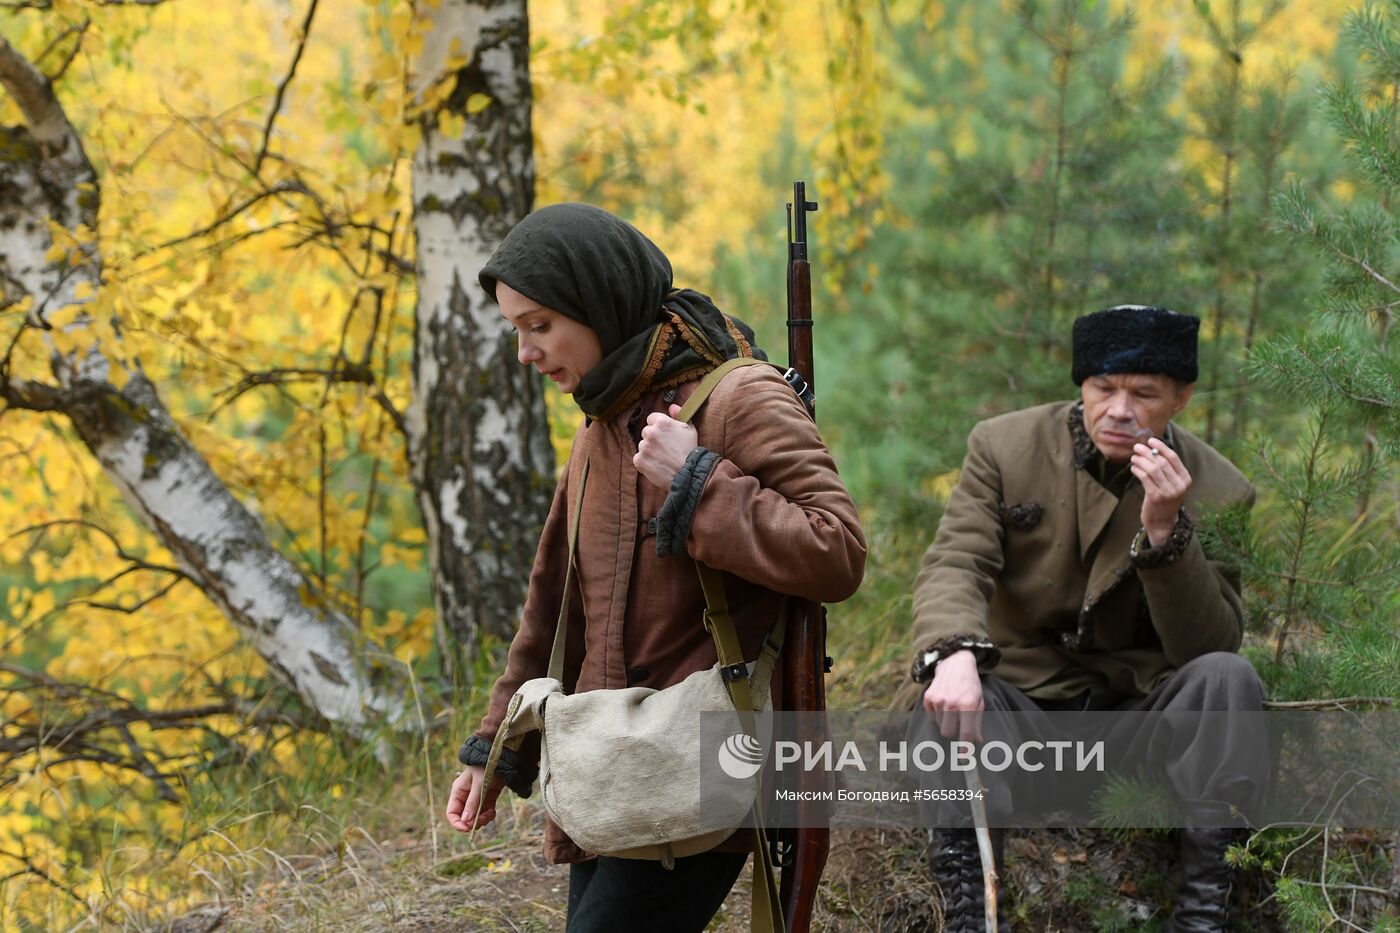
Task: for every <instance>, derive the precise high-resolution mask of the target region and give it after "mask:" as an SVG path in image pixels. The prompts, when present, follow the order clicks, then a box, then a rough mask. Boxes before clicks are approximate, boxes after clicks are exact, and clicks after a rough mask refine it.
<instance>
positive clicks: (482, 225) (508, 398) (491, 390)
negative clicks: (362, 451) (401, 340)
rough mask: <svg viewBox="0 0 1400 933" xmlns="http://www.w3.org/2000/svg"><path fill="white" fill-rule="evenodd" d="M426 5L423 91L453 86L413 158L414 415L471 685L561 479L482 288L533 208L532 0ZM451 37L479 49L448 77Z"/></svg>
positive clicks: (447, 631) (424, 495)
mask: <svg viewBox="0 0 1400 933" xmlns="http://www.w3.org/2000/svg"><path fill="white" fill-rule="evenodd" d="M426 15H429V16H431V18H432V22H431V24H430V28H429V30H428V31H427V33H426V36H427V38H426V41H425V44H424V48H423V53H422V55H421V56H420V58H419V59H418V61H417V63H416V67H415V76H414V81H413V87H414V89H415V91H418V92H421V91H423V90H424V89H425V88H429V87H434V86H436V87H442V86H443V84H442V82H448V83H449V84H450V85H451V91H450V93H449V94H448V95H447V97H446V99H445V100H444V101H443V103H442V104H441V106H440V107H439V108H438V109H436V110H432V111H430V112H427V113H425V114H424V115H423V117H422V144H421V146H420V148H419V151H418V153H417V156H416V158H415V159H414V163H413V197H414V227H415V233H416V236H417V242H418V256H417V268H418V309H417V317H416V343H415V355H414V377H413V402H412V405H411V407H410V409H409V412H408V417H407V424H408V429H409V436H410V445H409V451H410V462H411V464H412V469H413V479H414V484H415V487H416V488H417V490H418V498H419V503H420V505H421V507H422V510H423V514H424V518H425V524H426V527H427V531H428V539H429V548H430V551H431V555H432V559H431V567H432V574H433V584H434V600H435V602H436V606H437V612H438V634H439V644H440V645H441V647H442V654H443V657H444V660H445V662H446V664H447V666H448V668H449V670H451V671H452V672H453V673H454V674H455V675H456V676H457V677H458V679H459V680H465V679H466V677H467V675H468V673H469V670H470V667H469V659H470V658H471V657H472V656H473V655H474V654H475V652H476V646H477V643H478V639H479V635H480V633H481V632H482V631H483V630H486V631H491V632H494V633H496V634H497V635H500V636H501V637H505V638H508V637H509V636H510V635H511V634H512V632H513V631H514V627H515V624H516V621H517V618H518V615H519V611H520V606H521V604H522V603H523V601H524V596H525V589H526V586H527V583H528V580H529V570H530V564H531V560H532V557H533V555H534V551H535V545H536V543H537V542H538V539H539V532H540V528H541V526H542V525H543V524H544V517H545V515H546V513H547V512H548V509H549V501H550V494H551V491H552V489H553V485H554V452H553V448H552V446H551V444H550V440H549V422H548V418H547V415H546V412H545V406H544V394H543V387H542V385H541V382H540V378H539V376H538V375H537V374H536V373H534V372H533V371H532V370H530V369H529V368H528V367H524V366H521V365H520V364H519V363H518V362H517V360H516V357H515V353H516V347H515V341H514V339H513V337H512V335H511V334H510V331H509V328H508V327H507V326H506V324H505V322H504V321H503V320H502V319H501V317H500V315H499V313H498V312H497V309H496V305H495V303H494V302H492V301H490V300H489V299H488V298H487V296H486V294H485V293H484V292H483V291H482V289H481V287H480V285H479V284H478V283H477V273H478V272H479V271H480V269H481V267H482V266H484V265H485V264H486V260H487V259H488V258H489V257H490V255H491V253H492V252H493V251H494V249H495V247H496V245H497V244H498V243H499V242H500V241H501V239H502V237H504V236H505V234H506V232H508V231H509V230H510V228H511V227H513V226H514V225H515V224H516V223H518V222H519V221H520V219H521V218H523V217H524V216H525V214H527V213H528V212H529V211H530V209H531V207H532V205H533V199H534V162H533V156H532V148H531V147H532V144H533V140H532V136H531V132H530V72H529V24H528V19H527V17H526V10H525V2H524V0H507V2H494V3H493V2H468V0H443V2H442V3H441V4H439V5H438V6H437V8H436V9H434V10H431V11H428V12H427V13H426ZM454 39H455V40H457V42H458V46H459V48H461V49H462V50H464V51H467V52H469V53H470V59H469V61H468V62H467V63H466V64H465V65H462V66H460V67H456V68H455V71H451V72H449V71H448V68H450V67H453V66H452V65H450V64H449V63H448V53H449V50H450V49H451V47H452V45H453V40H454ZM483 101H488V103H485V105H484V106H483ZM473 110H475V112H472V111H473ZM443 111H446V112H447V113H449V114H452V115H458V116H461V117H463V118H465V130H464V131H463V132H462V133H461V135H460V136H458V137H456V138H447V137H444V136H443V135H442V134H441V133H439V132H438V118H439V115H440V114H441V113H442V112H443Z"/></svg>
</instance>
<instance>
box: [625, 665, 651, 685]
mask: <svg viewBox="0 0 1400 933" xmlns="http://www.w3.org/2000/svg"><path fill="white" fill-rule="evenodd" d="M650 676H651V671H649V670H647V669H646V668H645V667H642V666H641V665H640V664H639V665H637V666H636V667H629V668H628V669H627V684H628V686H631V685H633V684H639V683H641V682H642V681H644V680H646V679H647V678H648V677H650Z"/></svg>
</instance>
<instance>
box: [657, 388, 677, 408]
mask: <svg viewBox="0 0 1400 933" xmlns="http://www.w3.org/2000/svg"><path fill="white" fill-rule="evenodd" d="M675 400H676V390H675V389H667V390H666V391H665V392H664V393H662V395H661V401H663V402H665V403H666V404H667V405H669V404H671V403H672V402H674V401H675Z"/></svg>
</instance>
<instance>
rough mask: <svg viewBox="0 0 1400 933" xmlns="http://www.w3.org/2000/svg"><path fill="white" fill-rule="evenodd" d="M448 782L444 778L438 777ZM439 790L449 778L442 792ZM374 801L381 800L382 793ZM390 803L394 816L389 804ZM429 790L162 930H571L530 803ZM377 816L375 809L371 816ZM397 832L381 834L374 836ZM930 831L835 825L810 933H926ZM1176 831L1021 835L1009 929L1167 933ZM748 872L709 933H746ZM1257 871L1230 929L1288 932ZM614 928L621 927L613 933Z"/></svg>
mask: <svg viewBox="0 0 1400 933" xmlns="http://www.w3.org/2000/svg"><path fill="white" fill-rule="evenodd" d="M885 674H886V672H881V676H878V677H875V678H871V679H870V680H869V681H867V682H866V684H865V689H864V690H862V691H860V692H862V693H865V692H868V693H869V696H867V697H863V698H861V699H862V700H864V703H865V706H866V707H867V708H880V707H879V705H878V704H879V702H880V698H881V697H882V696H887V695H888V693H889V690H888V689H887V686H888V685H887V684H885V683H882V681H890V682H893V681H894V680H895V679H897V678H898V677H900V676H902V673H901V672H900V671H898V670H894V669H893V668H892V669H891V671H889V672H888V676H885ZM447 780H449V781H450V776H449V777H448V778H447ZM445 786H446V784H445V783H443V788H444V789H445ZM381 793H382V792H381ZM386 802H387V804H388V805H387V806H386ZM440 804H441V801H436V802H435V801H434V797H433V794H432V789H431V788H427V787H425V786H423V785H422V784H421V783H419V784H417V785H411V784H410V785H406V786H404V787H402V788H394V789H393V790H392V791H390V792H388V793H387V795H384V796H383V797H381V798H380V799H379V800H378V802H376V803H375V804H373V805H370V804H369V803H366V805H365V809H364V810H363V811H362V812H361V816H362V817H363V820H362V824H363V825H364V826H378V827H381V828H380V829H379V830H378V831H377V832H372V831H370V830H367V829H364V828H361V827H352V828H349V829H344V830H341V831H340V832H339V833H338V842H337V843H336V844H335V845H334V846H329V845H324V846H322V847H320V849H319V850H317V851H311V852H309V853H308V854H303V855H290V854H288V853H286V852H281V853H279V854H278V855H277V856H276V857H275V858H274V859H272V860H271V861H270V863H269V864H270V870H269V871H264V872H262V873H260V876H259V877H257V878H251V877H250V878H248V879H247V880H246V881H245V882H243V883H242V886H241V887H240V886H238V885H231V884H224V885H223V886H222V888H223V891H222V895H221V899H220V901H219V903H217V904H210V905H208V906H207V907H205V908H203V909H200V910H194V911H187V912H186V913H185V914H184V915H182V916H181V917H179V918H176V919H175V920H174V921H173V922H169V923H167V924H166V925H164V926H163V927H161V929H163V930H166V931H170V933H212V931H214V930H220V931H223V930H237V931H249V933H274V931H276V933H319V931H346V933H369V931H380V930H393V931H405V933H448V931H473V933H475V931H482V933H497V931H500V933H505V931H513V933H531V931H539V933H543V931H561V930H563V928H564V917H565V905H566V899H567V893H568V879H569V870H568V867H567V866H562V865H550V864H549V863H548V862H547V861H546V860H545V858H544V854H543V845H542V843H543V835H544V816H543V812H542V811H541V810H540V808H539V806H538V804H537V803H536V802H535V800H534V799H531V800H520V799H518V798H515V797H513V796H512V795H509V794H507V795H504V796H503V797H502V805H501V807H500V809H499V815H498V817H497V820H496V822H495V823H494V824H493V825H491V826H489V827H487V828H486V829H484V830H483V831H482V832H481V834H480V835H479V836H478V837H477V838H476V839H475V840H468V838H467V837H465V836H463V835H461V834H459V833H456V832H454V831H453V830H451V829H450V828H449V827H448V826H447V824H446V823H445V822H443V821H441V820H440V818H438V817H437V813H438V810H439V806H440ZM371 810H373V811H374V812H373V813H371V812H370V811H371ZM383 827H390V828H387V829H386V828H383ZM925 848H926V844H925V835H924V833H923V832H922V831H921V830H915V829H913V828H912V827H911V828H910V829H907V830H881V829H859V830H835V831H833V833H832V839H831V855H830V858H829V860H828V862H827V867H826V871H825V873H824V875H823V880H822V885H821V888H820V890H819V894H818V900H817V904H816V910H815V915H814V918H813V923H812V929H813V930H814V931H821V933H836V931H841V933H844V931H853V933H857V931H859V933H863V931H879V933H924V931H929V933H933V931H936V930H938V929H939V927H940V925H941V924H940V922H939V920H940V918H939V909H938V907H937V906H936V905H937V904H938V902H939V898H938V892H937V889H936V887H935V885H934V884H933V882H932V880H931V879H930V877H929V873H928V870H927V860H926V852H925ZM1175 861H1176V845H1175V840H1174V838H1173V837H1172V835H1171V834H1170V833H1163V832H1133V833H1126V834H1122V835H1120V836H1117V837H1115V836H1114V835H1111V834H1109V833H1107V832H1102V831H1080V830H1029V831H1024V832H1019V833H1012V834H1011V835H1010V836H1009V837H1008V842H1007V879H1006V883H1007V886H1008V888H1007V889H1008V891H1009V892H1010V895H1011V907H1010V914H1011V916H1010V919H1011V922H1012V926H1013V928H1014V929H1015V930H1017V931H1033V933H1056V931H1062V933H1090V931H1099V933H1119V931H1124V933H1126V931H1140V933H1154V931H1160V930H1162V929H1164V928H1165V924H1166V918H1167V915H1168V914H1169V912H1170V909H1171V906H1172V901H1173V899H1174V897H1175V893H1176V880H1175V879H1176V872H1175ZM750 892H751V878H750V875H749V870H748V869H747V868H746V869H745V871H744V874H743V875H742V876H741V877H740V879H739V882H738V883H737V884H736V885H735V886H734V890H733V892H732V893H731V894H730V896H729V898H728V899H727V900H726V901H725V903H724V906H723V907H722V908H721V910H720V912H719V914H718V915H717V916H716V918H715V920H714V921H713V922H712V923H711V925H710V927H709V930H710V931H712V933H744V931H747V930H748V928H749V897H750ZM1274 903H1275V902H1274V901H1273V899H1272V898H1271V897H1270V896H1269V892H1268V891H1267V890H1266V886H1265V882H1264V881H1263V879H1262V876H1260V875H1259V874H1257V873H1255V874H1254V875H1252V876H1246V878H1245V879H1244V883H1243V884H1242V885H1241V890H1240V891H1239V892H1238V893H1237V897H1236V910H1235V917H1234V920H1233V922H1232V926H1231V929H1232V930H1234V931H1239V933H1244V931H1274V930H1278V929H1281V927H1280V925H1279V922H1278V920H1277V918H1276V917H1275V916H1274ZM620 933H622V931H620Z"/></svg>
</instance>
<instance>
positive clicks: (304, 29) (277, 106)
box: [253, 0, 319, 175]
mask: <svg viewBox="0 0 1400 933" xmlns="http://www.w3.org/2000/svg"><path fill="white" fill-rule="evenodd" d="M318 2H319V0H311V3H310V4H309V5H308V6H307V8H306V20H305V21H304V22H303V23H302V24H301V35H300V37H299V38H298V39H297V50H296V53H295V54H294V55H293V56H292V64H291V66H290V67H289V68H288V69H287V73H286V74H285V75H284V76H283V77H282V81H281V83H280V84H278V85H277V95H276V97H274V98H273V101H272V109H271V110H269V111H268V113H267V124H266V125H265V126H263V141H262V148H260V149H259V150H258V155H257V158H255V159H253V174H254V175H257V174H258V173H259V172H260V171H261V170H262V164H263V159H265V158H267V147H268V145H269V144H270V143H271V142H272V124H273V123H274V122H276V120H277V113H278V111H280V110H281V109H282V98H283V96H285V95H286V93H287V86H288V85H289V84H291V83H292V78H294V77H295V76H296V73H297V64H298V63H299V62H300V61H301V55H302V53H303V52H304V51H306V40H307V39H308V38H310V36H311V20H312V18H313V17H315V15H316V4H317V3H318Z"/></svg>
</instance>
